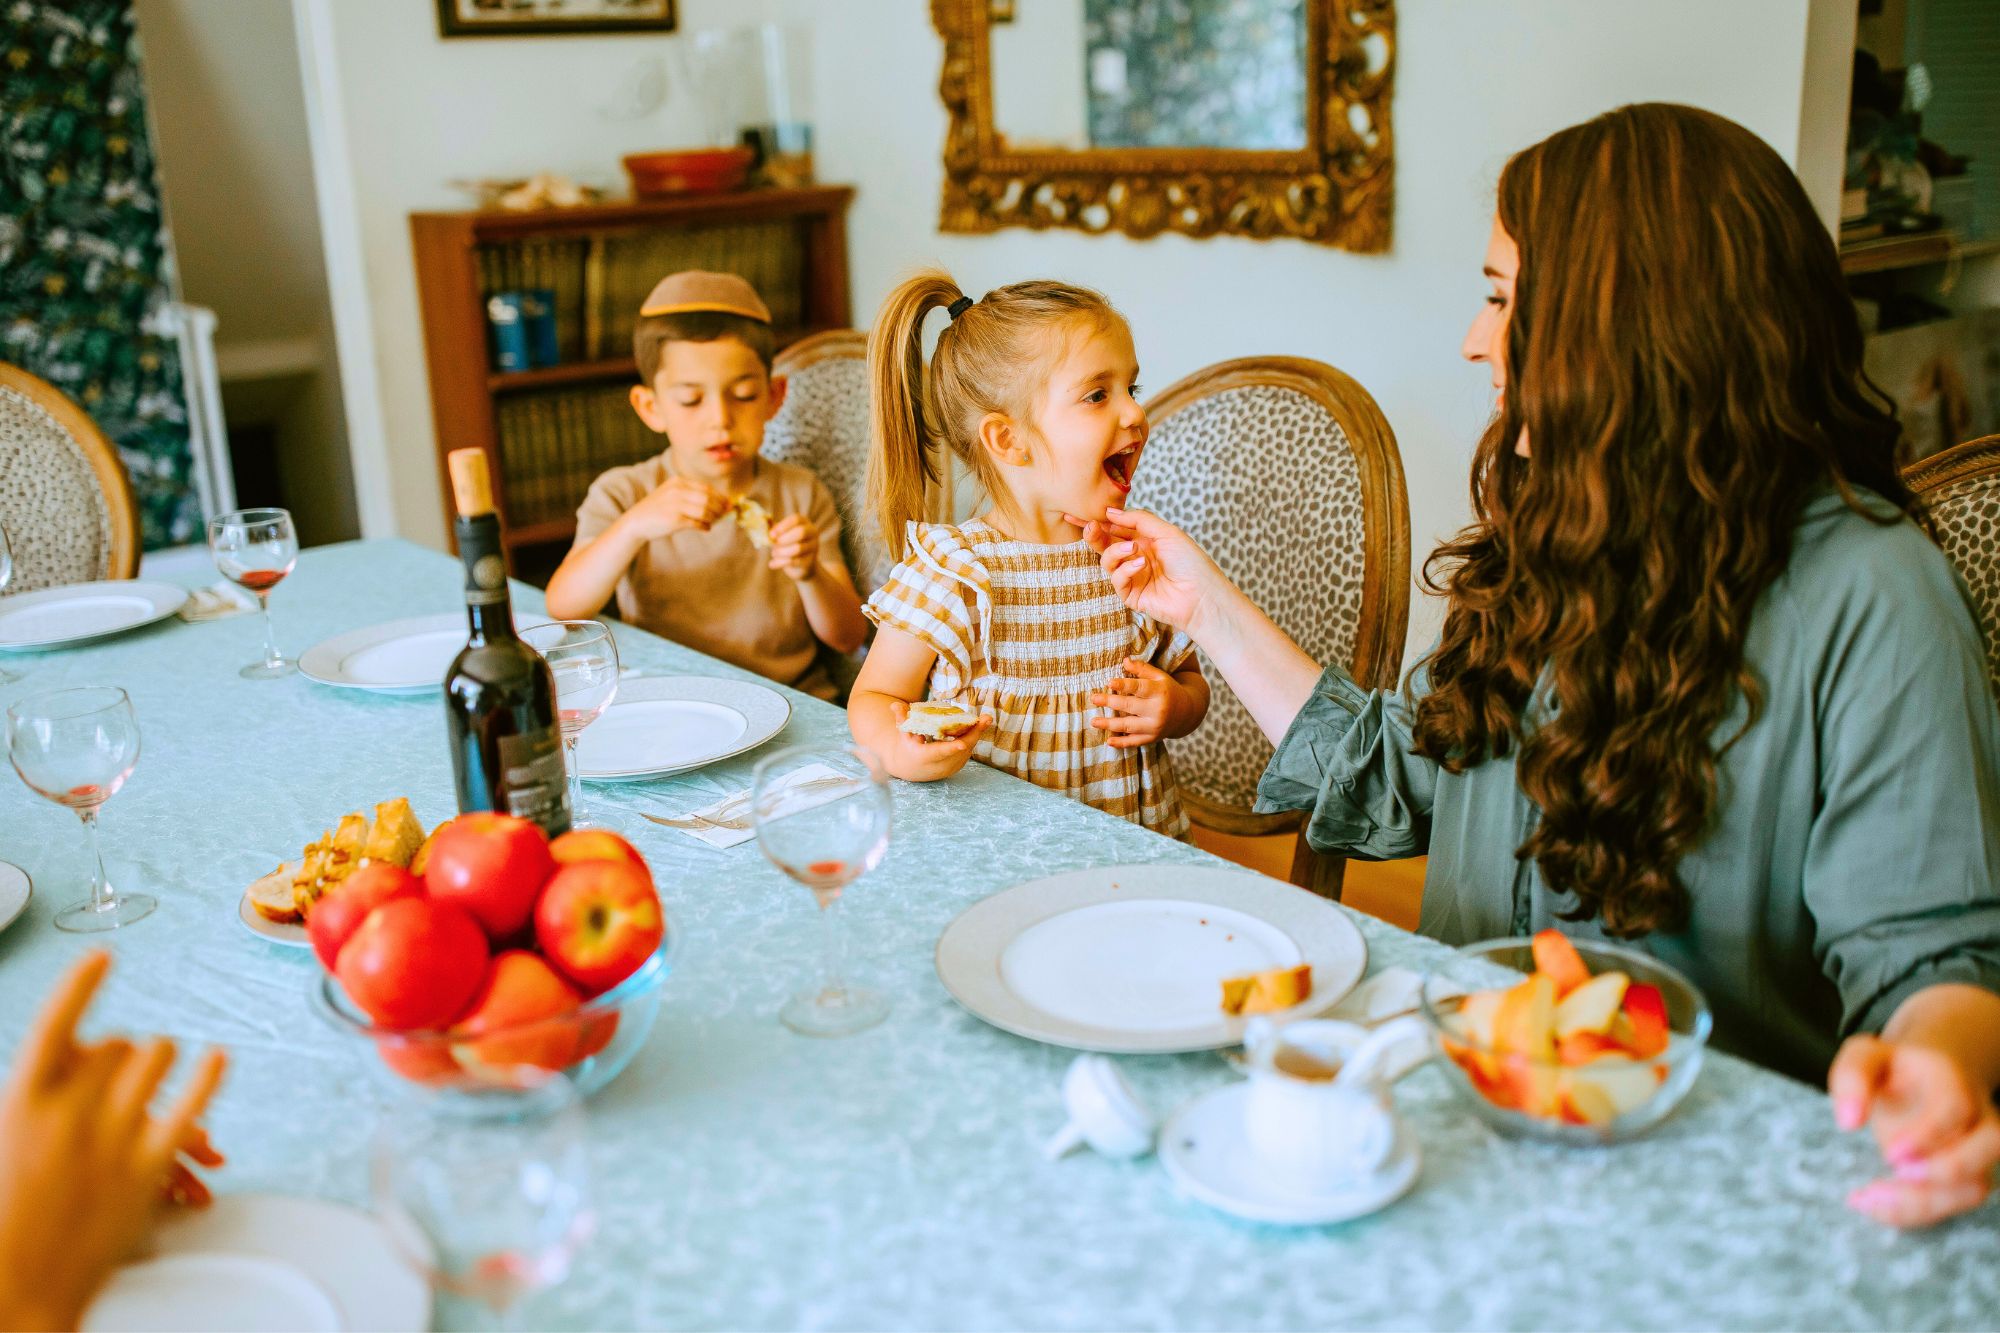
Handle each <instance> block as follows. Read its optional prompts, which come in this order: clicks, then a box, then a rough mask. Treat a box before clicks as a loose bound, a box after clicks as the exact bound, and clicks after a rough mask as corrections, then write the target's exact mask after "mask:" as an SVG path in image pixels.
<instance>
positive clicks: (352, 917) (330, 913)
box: [306, 861, 424, 972]
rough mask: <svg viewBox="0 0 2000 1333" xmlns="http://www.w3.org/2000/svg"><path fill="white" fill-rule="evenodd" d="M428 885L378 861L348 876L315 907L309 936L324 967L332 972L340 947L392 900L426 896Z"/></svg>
mask: <svg viewBox="0 0 2000 1333" xmlns="http://www.w3.org/2000/svg"><path fill="white" fill-rule="evenodd" d="M423 891H424V882H423V881H422V880H420V879H418V878H417V877H416V876H415V875H412V874H411V873H410V872H409V871H407V870H405V869H403V868H402V867H401V866H396V865H390V864H389V863H388V862H386V861H377V862H375V863H373V864H372V865H365V866H363V867H361V869H359V870H357V871H355V872H354V873H353V874H352V875H350V876H348V878H347V882H346V883H345V884H342V885H341V886H340V887H338V888H336V889H335V890H334V891H333V892H332V893H329V894H327V895H326V896H325V897H324V898H321V899H320V900H319V901H318V902H316V903H314V904H313V905H312V911H311V913H310V914H309V915H307V917H306V935H307V937H308V938H310V939H311V940H312V947H313V952H314V953H316V954H318V955H319V961H320V964H321V966H323V967H325V968H326V970H327V971H329V972H331V971H333V969H334V965H335V964H336V963H338V962H339V961H340V946H341V945H343V944H345V943H347V938H348V936H350V935H352V934H353V933H354V932H355V931H356V930H359V929H360V928H361V922H362V920H363V919H364V918H365V917H366V916H367V915H368V914H369V913H370V912H372V911H374V910H375V909H376V908H377V907H380V906H381V905H382V904H383V903H386V902H388V901H389V900H390V899H391V898H411V897H416V896H418V895H420V894H422V893H423Z"/></svg>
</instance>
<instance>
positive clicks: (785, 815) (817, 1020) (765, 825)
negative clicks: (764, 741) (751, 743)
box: [750, 745, 890, 1037]
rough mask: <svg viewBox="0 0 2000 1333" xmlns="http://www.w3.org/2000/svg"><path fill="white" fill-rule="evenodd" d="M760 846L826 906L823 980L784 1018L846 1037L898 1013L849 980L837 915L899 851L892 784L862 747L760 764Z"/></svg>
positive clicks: (754, 802) (754, 807)
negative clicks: (893, 843)
mask: <svg viewBox="0 0 2000 1333" xmlns="http://www.w3.org/2000/svg"><path fill="white" fill-rule="evenodd" d="M750 811H751V819H752V820H753V822H754V823H755V825H756V828H757V845H758V846H759V847H761V848H763V850H764V855H765V857H766V858H767V859H769V860H770V862H771V864H772V865H774V866H776V867H778V869H780V870H782V871H784V872H785V873H786V874H787V875H790V876H791V877H792V878H793V879H795V880H797V881H798V882H799V883H801V884H803V885H805V886H806V887H807V888H808V889H811V890H812V895H813V899H814V901H816V902H817V903H818V904H819V917H820V938H821V950H822V961H821V964H820V977H819V980H818V981H817V982H816V983H814V984H813V985H810V986H808V987H806V988H805V989H804V990H802V991H800V992H799V993H798V994H796V995H794V996H793V997H792V998H791V999H790V1000H789V1001H787V1002H786V1004H785V1007H784V1008H783V1009H782V1010H780V1011H779V1013H778V1018H779V1021H780V1022H782V1023H784V1025H785V1026H786V1027H788V1028H790V1029H791V1030H792V1031H794V1032H800V1033H804V1034H805V1035H806V1036H808V1037H845V1036H847V1035H849V1034H850V1033H855V1032H860V1031H862V1030H863V1029H866V1028H872V1027H874V1026H875V1025H876V1024H877V1023H880V1022H881V1021H882V1020H883V1019H884V1018H886V1017H888V1014H889V1000H888V997H887V996H885V995H883V994H882V993H881V992H880V991H873V990H868V989H866V988H865V987H861V986H856V985H853V984H852V983H851V982H849V980H848V978H847V966H846V958H845V941H844V939H843V938H842V935H841V929H840V920H839V918H838V917H837V916H836V915H835V909H836V908H837V907H838V906H839V903H840V899H841V896H842V894H843V893H844V892H845V891H846V889H847V886H848V885H850V884H852V883H853V882H854V881H855V880H857V879H859V878H861V876H863V875H865V874H867V873H868V872H869V871H871V870H873V869H874V868H875V867H876V866H877V865H879V864H881V861H882V856H883V854H884V853H885V852H887V851H888V850H889V822H890V819H889V816H890V802H889V778H888V774H886V773H885V772H883V770H882V763H881V761H880V760H878V759H877V758H876V757H875V756H874V755H873V754H871V753H870V752H868V751H867V750H864V749H861V748H860V747H858V746H845V745H830V746H823V747H822V746H798V747H795V748H792V749H789V750H780V751H778V753H776V754H774V755H772V756H771V757H770V758H768V759H766V760H764V761H763V762H762V763H760V764H758V765H757V775H756V781H755V785H754V786H753V787H752V788H751V795H750Z"/></svg>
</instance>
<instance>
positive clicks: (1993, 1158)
mask: <svg viewBox="0 0 2000 1333" xmlns="http://www.w3.org/2000/svg"><path fill="white" fill-rule="evenodd" d="M1921 995H1922V993H1921V992H1920V993H1919V997H1913V998H1920V997H1921ZM1897 1017H1898V1018H1899V1019H1900V1018H1902V1017H1903V1015H1902V1014H1901V1013H1900V1012H1899V1013H1898V1016H1897ZM1898 1026H1899V1025H1898V1023H1897V1022H1895V1021H1892V1022H1891V1023H1890V1025H1889V1027H1888V1029H1887V1030H1886V1031H1885V1036H1882V1037H1876V1036H1857V1037H1851V1038H1849V1039H1848V1041H1847V1042H1846V1043H1845V1044H1844V1045H1843V1046H1842V1047H1841V1048H1840V1053H1839V1054H1838V1055H1837V1056H1835V1057H1834V1061H1833V1067H1832V1069H1831V1070H1830V1071H1829V1072H1828V1074H1827V1091H1828V1092H1829V1093H1830V1094H1831V1095H1832V1097H1833V1113H1834V1120H1835V1122H1836V1123H1838V1124H1839V1125H1840V1127H1841V1128H1842V1129H1848V1130H1853V1129H1859V1128H1861V1127H1862V1126H1863V1125H1866V1126H1868V1127H1869V1129H1871V1130H1872V1131H1873V1132H1874V1135H1875V1141H1876V1143H1877V1144H1878V1145H1879V1146H1880V1148H1881V1150H1882V1157H1883V1160H1884V1161H1886V1162H1887V1163H1888V1165H1889V1167H1890V1170H1891V1174H1890V1175H1888V1176H1886V1177H1883V1178H1881V1179H1879V1180H1875V1181H1871V1182H1870V1183H1868V1184H1866V1185H1863V1186H1861V1187H1860V1188H1859V1189H1856V1190H1854V1191H1853V1192H1852V1193H1850V1194H1849V1195H1848V1196H1847V1206H1848V1207H1850V1208H1852V1209H1854V1210H1855V1211H1857V1212H1861V1213H1865V1214H1867V1215H1868V1216H1869V1217H1872V1218H1874V1219H1875V1220H1876V1221H1878V1222H1881V1223H1884V1224H1885V1225H1888V1226H1894V1227H1923V1226H1929V1225H1931V1224H1932V1223H1934V1222H1940V1221H1943V1220H1944V1219H1945V1218H1947V1217H1951V1216H1954V1215H1956V1214H1958V1213H1962V1212H1966V1211H1968V1210H1969V1209H1972V1208H1976V1207H1978V1206H1979V1205H1980V1204H1981V1203H1983V1202H1985V1200H1986V1197H1987V1195H1988V1194H1989V1193H1991V1191H1992V1188H1993V1173H1994V1169H1995V1167H1996V1166H2000V1112H1996V1111H1995V1109H1994V1105H1993V1100H1992V1096H1991V1090H1990V1089H1988V1088H1984V1087H1982V1086H1980V1084H1981V1082H1982V1080H1980V1079H1979V1078H1977V1077H1975V1076H1974V1075H1973V1073H1972V1072H1971V1071H1970V1070H1968V1069H1967V1067H1966V1065H1965V1064H1964V1063H1962V1062H1961V1061H1960V1060H1959V1059H1957V1058H1955V1057H1954V1053H1953V1052H1952V1051H1951V1050H1950V1049H1949V1048H1948V1046H1946V1045H1943V1044H1940V1045H1932V1044H1928V1043H1926V1042H1924V1041H1920V1040H1910V1039H1908V1038H1907V1037H1906V1036H1905V1035H1904V1034H1901V1033H1898V1032H1897V1029H1898ZM1901 1026H1902V1027H1904V1028H1905V1029H1910V1028H1913V1027H1914V1028H1919V1029H1920V1027H1921V1025H1920V1024H1917V1023H1915V1022H1912V1023H1907V1024H1902V1025H1901ZM1917 1035H1921V1033H1920V1031H1919V1033H1918V1034H1917Z"/></svg>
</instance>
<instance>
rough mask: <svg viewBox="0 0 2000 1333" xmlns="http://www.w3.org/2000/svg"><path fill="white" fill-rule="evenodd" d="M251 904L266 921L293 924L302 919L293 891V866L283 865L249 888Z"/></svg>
mask: <svg viewBox="0 0 2000 1333" xmlns="http://www.w3.org/2000/svg"><path fill="white" fill-rule="evenodd" d="M249 894H250V905H251V906H252V907H254V908H256V909H257V915H258V916H261V917H263V918H264V919H265V920H266V921H275V922H277V923H278V924H280V925H293V924H296V923H297V922H298V921H299V920H300V919H301V917H300V915H299V907H298V899H297V897H296V896H294V894H293V892H292V867H291V866H290V865H281V866H279V867H278V868H277V869H276V870H273V871H272V872H271V873H270V874H268V875H266V876H264V877H263V878H262V879H260V880H258V881H257V882H256V883H254V884H252V885H251V886H250V888H249Z"/></svg>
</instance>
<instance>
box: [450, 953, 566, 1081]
mask: <svg viewBox="0 0 2000 1333" xmlns="http://www.w3.org/2000/svg"><path fill="white" fill-rule="evenodd" d="M582 1003H583V997H582V996H581V995H578V994H577V993H576V989H575V987H573V986H571V985H570V984H569V983H568V982H567V981H564V980H563V979H562V978H561V977H560V976H558V975H556V970H555V969H554V968H552V967H550V966H549V965H548V964H547V963H546V962H544V961H542V959H541V958H540V956H538V955H536V954H532V953H529V952H528V951H527V950H526V949H508V950H505V951H503V952H501V953H498V954H495V955H494V956H493V966H492V967H490V968H489V969H487V972H486V980H485V982H484V983H483V984H482V985H481V986H480V988H479V993H478V994H477V995H475V996H474V997H473V1000H472V1008H471V1009H470V1010H468V1011H467V1012H466V1014H465V1016H464V1017H463V1018H461V1019H460V1020H459V1022H458V1027H457V1028H456V1029H455V1030H454V1031H453V1036H454V1037H455V1038H458V1040H454V1041H453V1042H452V1047H451V1051H452V1057H453V1058H454V1059H456V1060H457V1061H458V1062H459V1064H461V1065H463V1066H464V1067H465V1068H467V1069H469V1070H472V1071H473V1072H475V1073H492V1072H495V1071H505V1070H510V1069H517V1068H519V1067H520V1066H522V1065H532V1066H534V1067H535V1068H537V1069H562V1068H565V1067H566V1066H568V1065H570V1064H573V1063H574V1062H575V1060H576V1045H577V1038H578V1037H579V1036H580V1035H582V1034H581V1031H580V1029H579V1025H578V1023H577V1021H575V1020H566V1019H564V1018H563V1015H565V1014H568V1013H572V1012H574V1011H575V1009H576V1007H577V1006H578V1005H579V1004H582ZM488 1033H491V1034H493V1035H491V1036H488V1035H486V1034H488ZM465 1038H478V1040H476V1041H468V1040H465Z"/></svg>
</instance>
